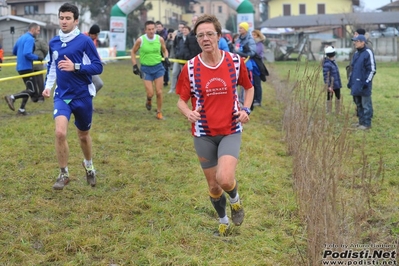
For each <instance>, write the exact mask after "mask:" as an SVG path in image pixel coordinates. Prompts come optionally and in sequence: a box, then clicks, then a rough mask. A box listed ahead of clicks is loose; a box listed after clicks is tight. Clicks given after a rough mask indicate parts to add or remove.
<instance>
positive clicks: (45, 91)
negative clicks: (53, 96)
mask: <svg viewBox="0 0 399 266" xmlns="http://www.w3.org/2000/svg"><path fill="white" fill-rule="evenodd" d="M50 92H51V89H49V88H45V89H44V91H43V92H42V95H43V97H44V98H50Z"/></svg>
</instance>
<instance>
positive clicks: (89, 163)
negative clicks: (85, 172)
mask: <svg viewBox="0 0 399 266" xmlns="http://www.w3.org/2000/svg"><path fill="white" fill-rule="evenodd" d="M83 162H84V164H85V167H86V168H91V167H92V166H93V160H92V159H90V160H86V159H84V160H83Z"/></svg>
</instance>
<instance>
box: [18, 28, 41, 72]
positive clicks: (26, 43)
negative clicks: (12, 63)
mask: <svg viewBox="0 0 399 266" xmlns="http://www.w3.org/2000/svg"><path fill="white" fill-rule="evenodd" d="M34 50H35V37H33V35H32V34H31V33H30V32H27V33H25V34H24V35H22V36H21V37H20V38H19V39H18V40H17V43H16V44H15V45H14V48H13V50H12V54H13V55H16V56H17V71H24V70H33V61H35V60H38V59H39V57H38V56H37V55H35V54H34V53H33V51H34Z"/></svg>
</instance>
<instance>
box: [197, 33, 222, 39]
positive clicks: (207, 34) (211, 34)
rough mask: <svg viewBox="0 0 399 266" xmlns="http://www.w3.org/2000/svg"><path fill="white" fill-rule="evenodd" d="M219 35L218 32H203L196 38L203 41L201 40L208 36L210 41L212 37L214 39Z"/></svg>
mask: <svg viewBox="0 0 399 266" xmlns="http://www.w3.org/2000/svg"><path fill="white" fill-rule="evenodd" d="M217 34H218V33H217V32H216V31H208V32H205V33H204V32H201V33H198V34H197V35H196V37H197V39H199V40H201V39H203V38H204V37H205V35H206V37H208V39H210V38H212V37H214V36H216V35H217Z"/></svg>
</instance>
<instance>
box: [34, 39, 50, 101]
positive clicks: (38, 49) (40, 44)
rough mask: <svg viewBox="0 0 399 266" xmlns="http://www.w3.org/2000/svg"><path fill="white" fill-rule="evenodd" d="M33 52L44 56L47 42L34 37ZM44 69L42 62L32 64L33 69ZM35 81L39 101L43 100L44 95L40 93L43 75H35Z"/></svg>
mask: <svg viewBox="0 0 399 266" xmlns="http://www.w3.org/2000/svg"><path fill="white" fill-rule="evenodd" d="M34 54H35V55H37V56H38V57H40V58H46V56H47V54H48V44H47V42H45V41H44V40H43V39H40V38H36V39H35V51H34ZM43 69H44V65H43V64H37V65H33V70H34V71H35V72H36V71H41V70H43ZM36 81H37V86H38V91H39V99H38V101H39V102H43V101H44V97H43V95H42V93H43V90H44V77H43V75H37V78H36Z"/></svg>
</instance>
